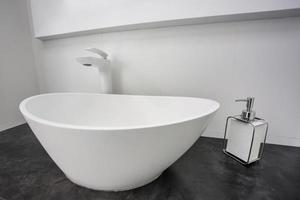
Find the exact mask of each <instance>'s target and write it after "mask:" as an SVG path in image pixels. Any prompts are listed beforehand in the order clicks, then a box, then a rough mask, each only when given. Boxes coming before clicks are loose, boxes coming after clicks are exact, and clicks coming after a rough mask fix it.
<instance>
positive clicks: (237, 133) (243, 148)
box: [223, 97, 268, 165]
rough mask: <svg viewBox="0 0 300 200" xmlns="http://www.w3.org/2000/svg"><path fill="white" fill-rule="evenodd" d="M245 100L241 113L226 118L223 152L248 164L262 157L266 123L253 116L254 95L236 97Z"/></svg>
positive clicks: (266, 129)
mask: <svg viewBox="0 0 300 200" xmlns="http://www.w3.org/2000/svg"><path fill="white" fill-rule="evenodd" d="M236 102H246V103H247V104H246V107H247V108H246V110H243V111H242V114H241V115H237V116H229V117H228V118H227V120H226V126H225V134H224V147H223V152H224V153H225V154H226V155H229V156H230V157H232V158H234V159H235V160H237V161H238V162H240V163H242V164H244V165H248V164H250V163H253V162H255V161H258V160H260V159H261V157H262V153H263V148H264V144H265V141H266V136H267V131H268V123H267V122H266V121H265V120H263V119H261V118H258V117H256V116H255V111H254V110H253V104H254V97H247V99H238V100H236Z"/></svg>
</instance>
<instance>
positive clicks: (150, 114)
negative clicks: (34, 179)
mask: <svg viewBox="0 0 300 200" xmlns="http://www.w3.org/2000/svg"><path fill="white" fill-rule="evenodd" d="M218 108H219V103H217V102H215V101H212V100H208V99H201V98H190V97H167V96H135V95H111V94H86V93H50V94H42V95H37V96H33V97H30V98H27V99H25V100H24V101H22V103H21V104H20V110H21V112H22V114H23V116H24V117H25V119H26V121H27V122H28V124H29V126H30V128H31V129H32V131H33V132H34V134H35V135H36V137H37V138H38V140H39V141H40V143H41V144H42V146H43V147H44V148H45V150H46V151H47V153H48V154H49V155H50V157H51V158H52V159H53V161H54V162H55V163H56V164H57V166H58V167H59V168H60V169H61V170H62V171H63V172H64V173H65V175H66V176H67V177H68V178H69V179H70V180H71V181H72V182H74V183H76V184H78V185H81V186H84V187H87V188H90V189H95V190H110V191H120V190H128V189H132V188H136V187H140V186H142V185H145V184H147V183H149V182H151V181H152V180H154V179H155V178H157V177H158V176H159V175H160V174H161V173H162V172H163V171H164V170H165V169H167V168H168V167H169V166H170V165H171V164H172V163H174V162H175V161H176V160H177V159H178V158H179V157H180V156H182V155H183V154H184V153H185V152H186V151H187V150H188V149H189V148H190V147H191V146H192V145H193V143H194V142H195V141H196V140H197V139H198V138H199V136H200V135H201V134H202V133H203V131H204V130H205V128H206V127H207V125H208V123H209V122H210V120H211V118H212V117H213V115H214V113H215V112H216V110H217V109H218Z"/></svg>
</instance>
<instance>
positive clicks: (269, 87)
mask: <svg viewBox="0 0 300 200" xmlns="http://www.w3.org/2000/svg"><path fill="white" fill-rule="evenodd" d="M39 45H40V46H39V48H40V54H41V55H40V57H39V58H40V66H38V70H39V71H38V72H39V84H40V87H41V90H42V91H43V92H56V91H96V90H97V84H98V83H99V82H98V81H99V80H98V78H99V77H98V74H97V72H96V71H93V69H90V68H84V67H82V66H80V65H79V64H77V63H76V62H75V59H74V58H75V57H77V56H82V55H84V54H85V53H84V51H83V49H84V48H86V47H98V48H101V49H103V50H105V51H106V52H108V53H109V54H110V55H111V60H112V67H113V68H114V73H113V75H114V87H115V91H116V92H117V93H128V94H148V95H179V96H194V97H206V98H212V99H216V100H217V101H219V102H220V103H221V104H222V107H221V109H220V111H219V112H218V114H217V116H216V118H215V120H214V122H213V123H212V124H211V125H210V127H209V128H208V131H207V132H206V135H208V136H215V137H222V136H223V132H224V125H225V119H226V116H228V115H232V114H239V112H240V110H241V109H242V108H243V107H244V105H239V104H237V103H234V99H236V98H238V97H239V98H240V97H246V96H255V97H256V103H255V109H256V111H257V115H258V116H259V117H263V118H265V119H267V120H268V121H269V122H270V130H269V137H268V142H270V143H278V144H288V145H295V146H300V127H299V125H298V124H299V122H300V106H299V102H300V89H299V86H300V66H299V64H300V56H299V52H300V18H283V19H273V20H258V21H244V22H232V23H219V24H206V25H195V26H181V27H169V28H161V29H152V30H138V31H127V32H115V33H106V34H96V35H89V36H84V37H83V36H82V37H74V38H67V39H59V40H50V41H45V42H39Z"/></svg>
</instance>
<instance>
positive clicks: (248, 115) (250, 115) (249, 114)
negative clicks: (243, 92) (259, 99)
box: [235, 97, 255, 121]
mask: <svg viewBox="0 0 300 200" xmlns="http://www.w3.org/2000/svg"><path fill="white" fill-rule="evenodd" d="M235 101H236V102H241V101H245V102H247V104H246V107H247V108H246V110H243V111H242V114H241V117H242V119H244V120H247V121H252V120H254V119H255V111H254V110H252V108H253V104H254V97H247V98H246V99H237V100H235Z"/></svg>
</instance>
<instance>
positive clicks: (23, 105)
mask: <svg viewBox="0 0 300 200" xmlns="http://www.w3.org/2000/svg"><path fill="white" fill-rule="evenodd" d="M65 94H71V95H116V96H139V97H174V98H176V97H178V98H192V99H202V100H206V101H211V102H213V103H215V105H216V107H215V108H213V109H212V111H210V110H209V112H203V114H201V115H197V116H196V117H189V118H185V119H183V120H176V121H171V122H168V123H160V124H157V123H156V124H153V125H148V126H123V127H121V126H120V127H108V126H84V125H72V124H67V123H60V122H54V121H50V120H47V119H42V118H40V117H38V116H36V115H34V114H32V113H31V112H30V111H28V109H27V108H26V103H27V102H29V101H30V100H32V99H35V98H38V97H41V96H50V95H65ZM219 108H220V103H219V102H217V101H215V100H212V99H207V98H198V97H186V96H162V95H157V96H155V95H132V94H101V93H85V92H53V93H52V92H51V93H43V94H38V95H34V96H31V97H28V98H26V99H24V100H23V101H21V103H20V105H19V109H20V111H21V113H22V115H23V116H24V118H28V119H30V120H32V121H36V122H38V123H41V124H44V125H48V126H54V127H58V128H67V129H75V130H95V131H97V130H103V131H113V130H116V131H117V130H135V129H146V128H155V127H163V126H170V125H175V124H180V123H184V122H188V121H192V120H196V119H199V118H202V117H205V116H207V115H210V114H213V113H215V112H216V111H217V110H218V109H219Z"/></svg>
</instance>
